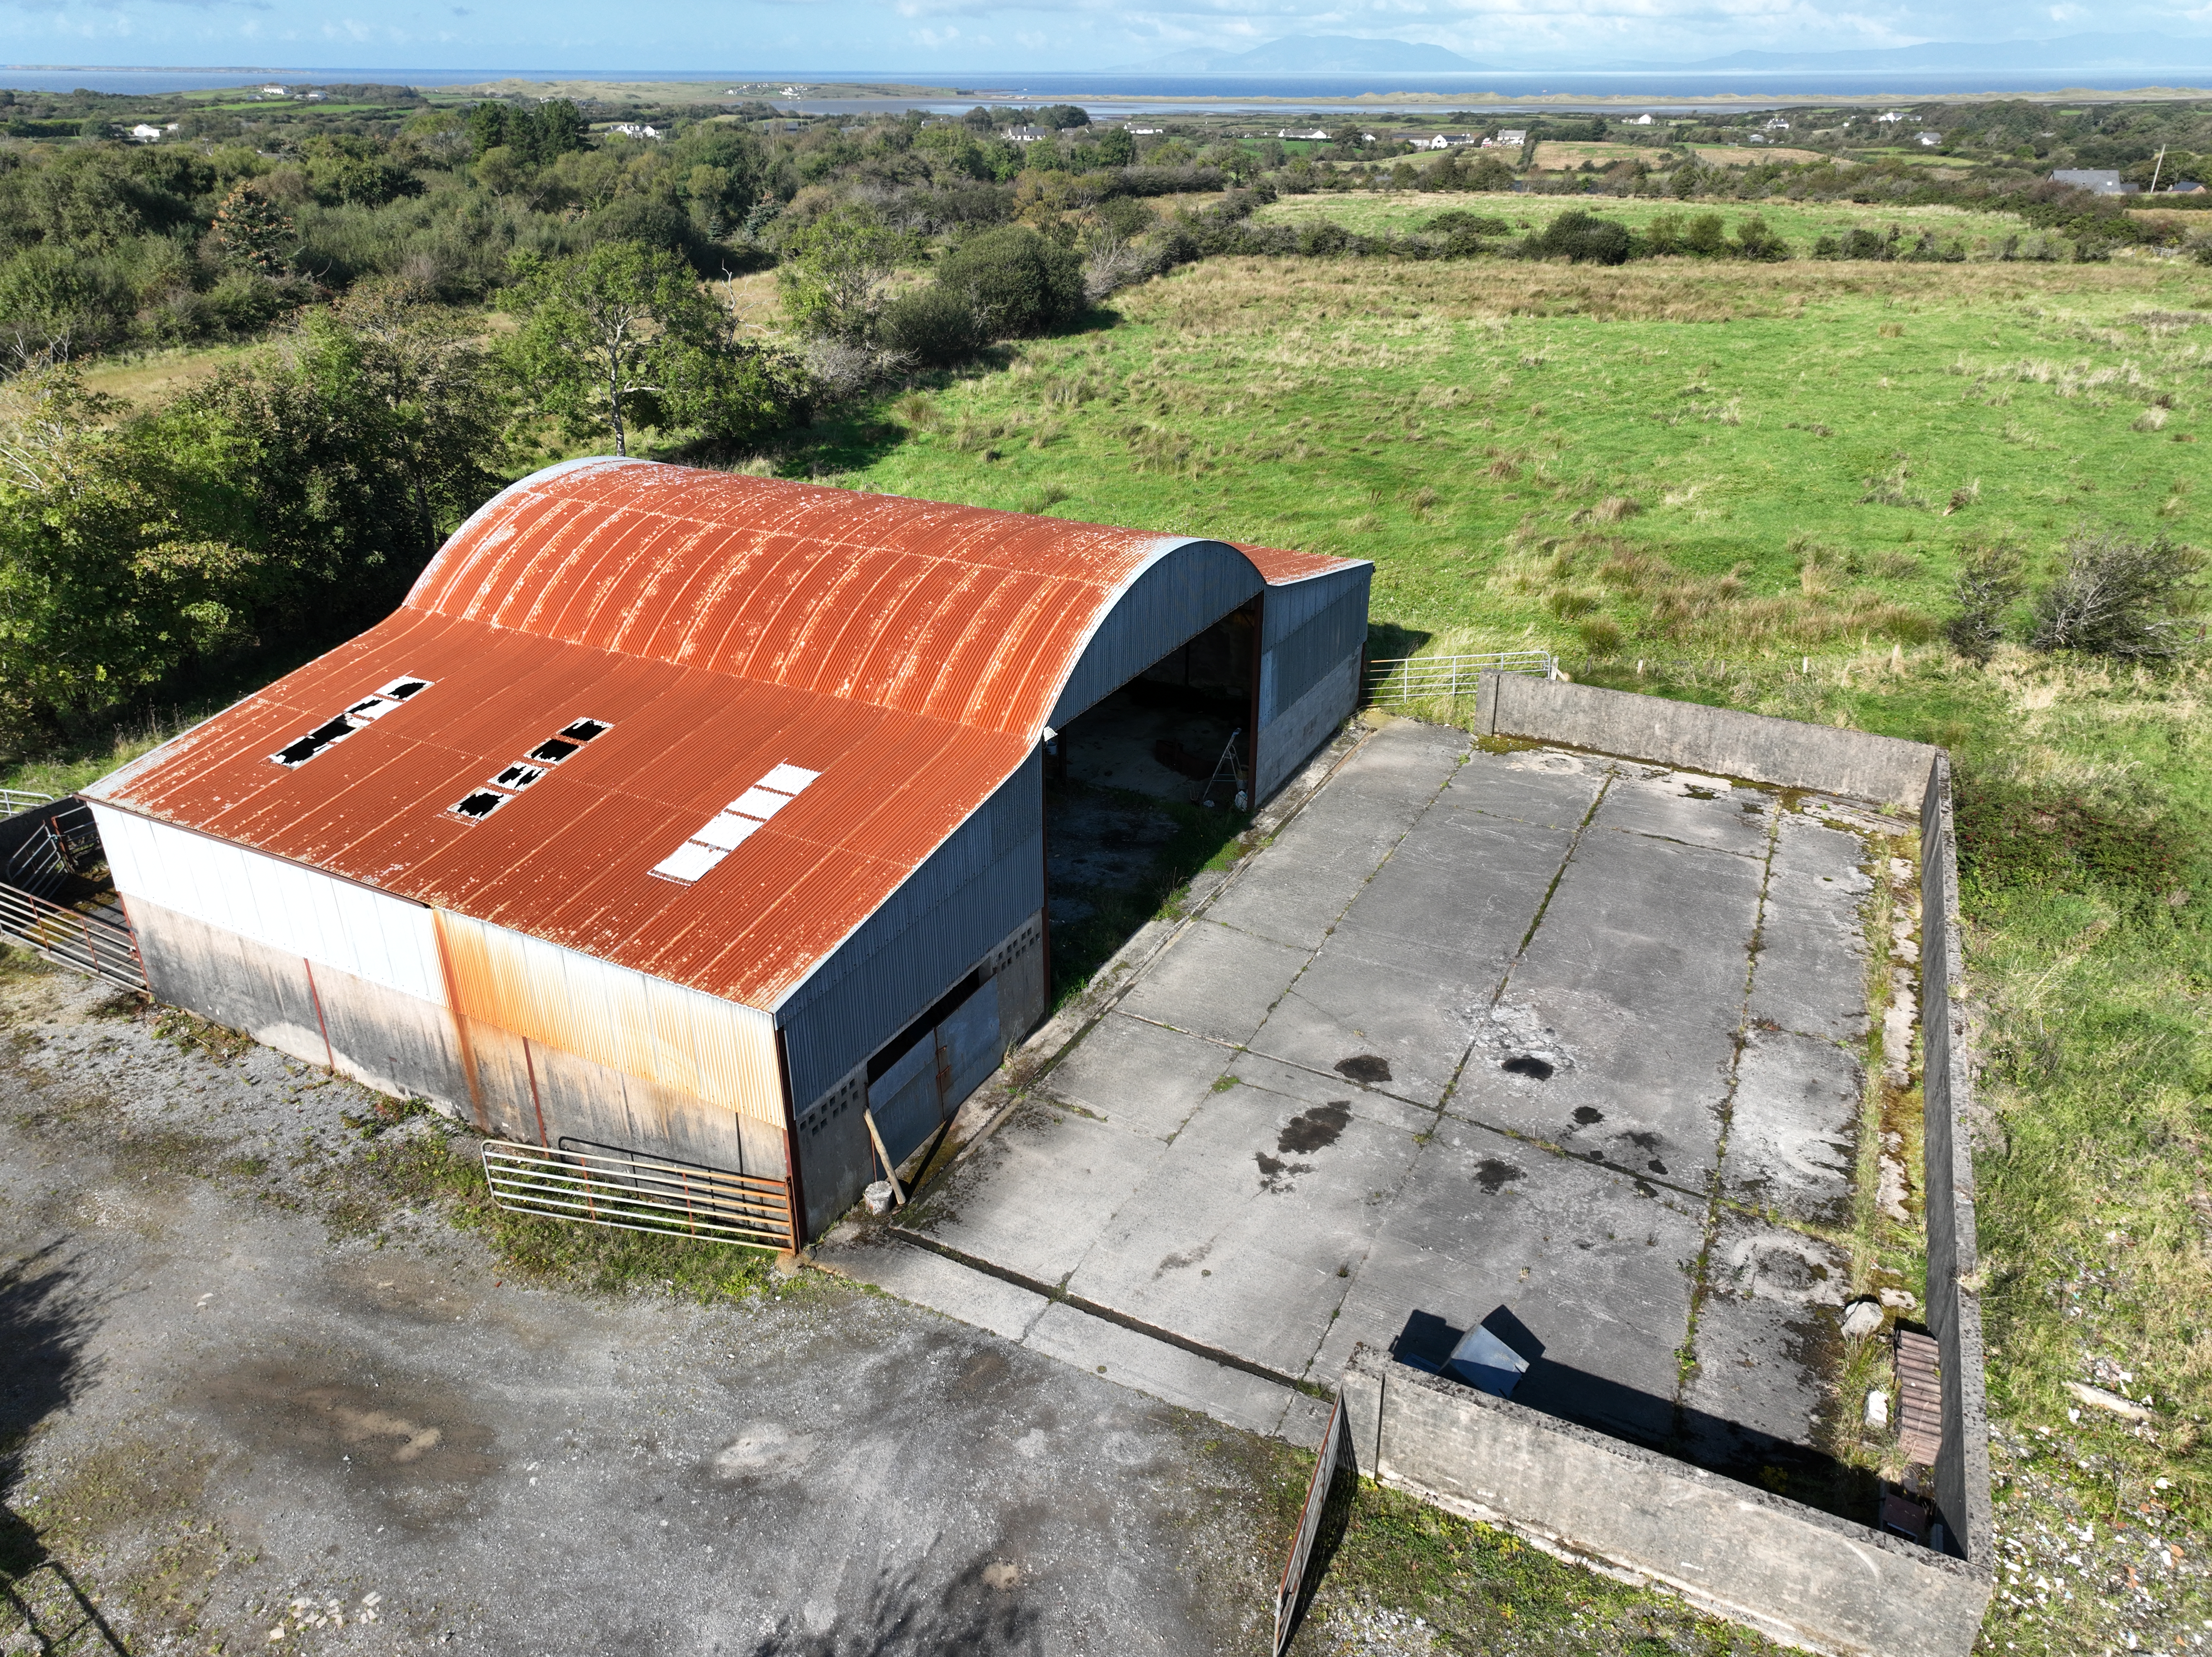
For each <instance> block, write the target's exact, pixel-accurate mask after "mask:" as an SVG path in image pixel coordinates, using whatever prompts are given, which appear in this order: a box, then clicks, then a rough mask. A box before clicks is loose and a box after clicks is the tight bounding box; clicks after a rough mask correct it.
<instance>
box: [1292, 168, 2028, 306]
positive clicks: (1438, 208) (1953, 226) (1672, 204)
mask: <svg viewBox="0 0 2212 1657" xmlns="http://www.w3.org/2000/svg"><path fill="white" fill-rule="evenodd" d="M1573 209H1580V210H1581V211H1583V212H1589V213H1597V214H1601V215H1603V216H1605V217H1606V218H1609V219H1617V220H1619V221H1620V222H1621V223H1623V224H1625V225H1626V226H1628V228H1630V229H1632V230H1640V229H1642V228H1644V227H1645V226H1646V225H1648V224H1650V222H1651V221H1652V220H1653V219H1654V218H1655V217H1656V216H1657V215H1660V214H1662V213H1672V214H1674V215H1676V216H1677V217H1679V218H1683V219H1687V218H1689V217H1691V216H1692V215H1695V214H1699V213H1712V212H1717V213H1719V214H1720V215H1721V217H1722V218H1723V220H1724V221H1726V222H1727V224H1728V226H1729V230H1730V232H1731V233H1733V232H1734V230H1735V226H1736V224H1737V222H1739V221H1741V220H1743V219H1747V218H1750V217H1752V216H1753V215H1757V216H1758V217H1759V219H1760V220H1761V221H1762V222H1764V223H1765V226H1766V228H1768V229H1769V230H1771V231H1772V232H1774V234H1777V235H1778V236H1780V237H1781V238H1782V239H1783V240H1784V241H1786V242H1788V243H1789V244H1790V250H1791V251H1792V252H1794V253H1796V255H1797V256H1798V257H1799V258H1804V257H1805V256H1806V255H1807V254H1808V253H1810V252H1812V248H1813V244H1814V242H1815V241H1817V240H1819V239H1820V237H1822V236H1838V237H1840V236H1842V235H1844V234H1845V233H1846V232H1849V231H1852V230H1872V231H1874V232H1875V233H1876V234H1887V233H1888V231H1889V229H1890V228H1891V227H1892V226H1893V225H1894V226H1896V227H1897V228H1899V230H1900V231H1902V232H1903V233H1904V236H1905V243H1906V245H1907V246H1910V245H1911V242H1912V241H1914V240H1917V239H1918V238H1919V236H1920V235H1921V234H1922V233H1923V232H1926V233H1928V234H1932V235H1934V236H1935V237H1936V240H1938V241H1939V242H1942V241H1949V240H1952V239H1953V238H1954V237H1956V238H1960V239H1962V240H1964V241H1965V243H1966V246H1967V248H1968V249H1969V250H1972V249H1975V248H1977V247H1978V246H1979V247H1981V248H1982V249H1984V250H1986V249H1987V248H1989V247H1990V246H1997V245H2002V242H2003V240H2004V239H2005V238H2006V237H2007V236H2012V235H2018V236H2023V237H2024V236H2026V235H2027V234H2031V232H2030V229H2029V227H2028V225H2027V223H2026V222H2024V221H2022V220H2021V218H2019V217H2018V216H2017V215H2014V214H2010V213H1970V212H1968V211H1966V209H1964V208H1959V207H1860V206H1858V205H1857V204H1856V203H1851V202H1792V201H1768V202H1758V203H1747V204H1746V203H1719V204H1715V203H1702V202H1677V201H1668V200H1656V199H1617V198H1615V197H1601V198H1597V199H1594V200H1590V201H1575V200H1571V199H1568V200H1562V199H1561V198H1560V197H1557V196H1518V195H1514V194H1511V193H1510V192H1488V193H1485V192H1480V191H1467V192H1451V191H1437V192H1436V193H1434V194H1430V193H1427V192H1425V191H1410V190H1408V191H1387V192H1378V193H1376V194H1373V195H1366V194H1346V195H1328V196H1285V197H1280V198H1279V199H1278V200H1276V201H1273V202H1271V203H1268V204H1267V206H1265V207H1263V208H1261V209H1260V210H1259V211H1258V212H1257V213H1256V214H1255V215H1253V216H1254V217H1255V218H1256V219H1258V220H1259V221H1261V222H1263V223H1264V222H1268V221H1274V222H1281V223H1289V224H1296V223H1297V222H1301V221H1302V220H1306V219H1333V220H1334V221H1335V222H1337V223H1339V224H1340V225H1343V226H1344V227H1345V228H1346V229H1348V230H1356V231H1358V232H1360V233H1362V234H1367V235H1373V234H1376V233H1378V232H1381V231H1385V230H1389V231H1395V232H1398V233H1400V234H1403V233H1405V232H1407V231H1410V230H1418V229H1419V228H1421V227H1422V226H1424V225H1425V224H1426V223H1428V222H1429V221H1430V220H1431V219H1433V218H1434V217H1436V215H1437V214H1439V213H1443V212H1446V211H1450V210H1457V211H1460V212H1463V213H1474V214H1479V215H1482V216H1484V217H1486V218H1500V219H1504V220H1505V221H1506V222H1509V223H1510V224H1512V225H1514V226H1515V227H1516V228H1520V227H1522V226H1524V225H1525V226H1527V227H1528V228H1536V229H1541V228H1543V227H1544V226H1545V225H1547V224H1549V223H1550V222H1552V220H1553V218H1555V217H1557V216H1558V215H1559V214H1561V213H1565V212H1568V211H1570V210H1573ZM1962 297H1963V296H1962Z"/></svg>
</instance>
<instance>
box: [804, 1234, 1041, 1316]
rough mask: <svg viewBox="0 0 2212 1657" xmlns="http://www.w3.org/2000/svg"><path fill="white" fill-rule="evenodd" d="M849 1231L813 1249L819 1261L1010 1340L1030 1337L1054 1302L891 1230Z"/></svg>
mask: <svg viewBox="0 0 2212 1657" xmlns="http://www.w3.org/2000/svg"><path fill="white" fill-rule="evenodd" d="M851 1230H852V1232H853V1235H850V1236H841V1235H837V1234H836V1233H832V1234H831V1235H830V1236H829V1237H828V1238H827V1239H825V1240H824V1241H823V1242H822V1243H821V1244H820V1245H819V1246H818V1247H817V1248H816V1250H815V1263H816V1264H817V1265H818V1266H822V1267H823V1268H824V1269H825V1270H828V1271H831V1272H836V1273H837V1275H838V1276H840V1277H843V1278H852V1279H853V1281H854V1282H855V1283H865V1284H871V1285H872V1286H873V1287H875V1288H878V1289H880V1290H883V1291H884V1293H885V1294H887V1295H896V1296H898V1297H899V1298H900V1299H901V1300H902V1301H911V1302H914V1304H915V1305H916V1306H926V1307H927V1308H929V1309H930V1310H931V1311H933V1312H942V1313H943V1314H945V1316H946V1317H948V1318H957V1319H958V1320H960V1321H961V1322H963V1323H965V1324H971V1325H973V1326H975V1327H976V1328H978V1329H987V1330H989V1331H990V1332H992V1333H993V1334H994V1335H1002V1336H1004V1337H1005V1338H1006V1339H1008V1340H1012V1341H1018V1340H1020V1339H1021V1338H1023V1337H1024V1336H1025V1335H1027V1334H1028V1333H1029V1332H1030V1329H1031V1328H1032V1327H1033V1326H1035V1325H1036V1320H1038V1319H1039V1318H1040V1317H1042V1316H1043V1315H1044V1308H1046V1307H1047V1306H1048V1305H1050V1304H1051V1302H1049V1301H1048V1300H1047V1299H1046V1298H1045V1297H1044V1296H1042V1295H1040V1294H1037V1293H1036V1292H1035V1291H1034V1290H1028V1289H1024V1288H1022V1287H1021V1286H1020V1285H1019V1284H1011V1283H1008V1282H1007V1281H1006V1279H1005V1278H994V1277H993V1276H991V1275H990V1274H989V1273H988V1272H975V1271H971V1270H970V1269H969V1267H967V1266H962V1265H960V1264H959V1263H958V1262H957V1261H956V1260H949V1259H945V1256H944V1255H942V1254H939V1253H935V1252H934V1251H933V1250H930V1249H927V1248H920V1247H915V1245H914V1244H912V1243H909V1242H901V1241H899V1240H898V1239H897V1238H896V1237H895V1236H893V1235H890V1233H889V1232H887V1231H882V1230H868V1231H863V1230H861V1229H860V1228H858V1227H854V1228H851Z"/></svg>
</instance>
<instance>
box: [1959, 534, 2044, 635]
mask: <svg viewBox="0 0 2212 1657" xmlns="http://www.w3.org/2000/svg"><path fill="white" fill-rule="evenodd" d="M2024 586H2025V583H2024V581H2023V580H2022V577H2021V559H2020V549H2018V548H2017V547H2015V546H2013V545H2011V544H2010V543H2008V542H2003V541H1991V542H1984V543H1979V544H1976V545H1970V546H1968V547H1966V549H1964V550H1963V552H1962V553H1961V555H1960V561H1959V584H1958V586H1956V587H1955V588H1954V589H1953V592H1952V601H1953V602H1954V604H1957V605H1958V611H1957V613H1956V614H1954V616H1952V617H1951V619H1950V620H1949V621H1948V622H1945V623H1944V624H1943V636H1944V637H1945V638H1947V639H1948V640H1950V641H1951V647H1952V648H1953V649H1954V650H1955V651H1957V652H1959V653H1960V655H1961V656H1964V657H1966V658H1968V659H1970V660H1972V661H1977V662H1985V661H1987V660H1989V659H1990V652H1992V651H1994V650H1995V649H1996V647H1997V646H1998V645H2000V644H2002V642H2003V641H2004V636H2005V629H2004V623H2005V613H2006V612H2007V611H2008V610H2011V608H2012V607H2013V606H2014V605H2015V604H2018V603H2019V602H2020V596H2021V592H2022V590H2023V588H2024Z"/></svg>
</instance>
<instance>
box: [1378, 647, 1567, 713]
mask: <svg viewBox="0 0 2212 1657" xmlns="http://www.w3.org/2000/svg"><path fill="white" fill-rule="evenodd" d="M1485 673H1525V674H1527V675H1528V676H1529V677H1531V678H1537V679H1553V678H1557V677H1559V658H1558V657H1556V656H1554V655H1553V654H1552V653H1551V652H1548V651H1543V650H1494V651H1491V652H1487V653H1486V654H1483V655H1479V656H1412V657H1406V658H1403V659H1398V660H1395V661H1383V662H1370V663H1368V664H1367V676H1366V691H1367V700H1368V701H1370V702H1374V703H1376V704H1378V705H1381V704H1388V703H1391V702H1425V701H1437V700H1439V699H1442V698H1445V697H1453V696H1472V695H1474V693H1475V691H1476V690H1477V689H1480V687H1481V684H1482V676H1483V675H1484V674H1485Z"/></svg>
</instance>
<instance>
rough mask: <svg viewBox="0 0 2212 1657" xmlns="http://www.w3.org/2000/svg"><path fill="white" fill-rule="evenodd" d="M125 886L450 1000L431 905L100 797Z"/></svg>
mask: <svg viewBox="0 0 2212 1657" xmlns="http://www.w3.org/2000/svg"><path fill="white" fill-rule="evenodd" d="M92 812H93V817H94V821H96V822H98V823H99V825H100V844H101V845H102V846H104V847H106V850H107V866H108V868H109V870H110V871H112V873H113V874H114V877H115V888H116V889H117V890H118V891H119V892H123V893H125V894H127V895H131V896H134V897H144V898H147V899H149V900H151V901H154V902H155V903H158V904H160V905H161V906H162V907H164V908H167V909H171V910H173V911H175V912H176V913H179V914H186V915H190V916H191V917H192V918H193V919H195V920H202V921H205V922H206V923H207V924H208V925H209V926H214V927H218V928H220V929H222V930H223V931H225V932H237V933H240V934H241V935H242V936H244V937H246V938H252V939H254V940H256V941H257V942H258V943H262V944H267V945H268V946H269V947H270V949H271V950H276V951H277V952H278V953H279V954H282V955H287V956H302V957H304V958H306V959H307V960H310V961H315V962H322V963H324V964H325V965H328V966H332V967H336V968H338V969H339V970H340V971H342V972H348V973H351V974H353V975H354V976H355V977H356V978H365V979H367V980H368V981H369V982H370V983H372V984H381V985H384V986H386V987H387V988H390V989H395V990H398V991H399V992H401V993H402V994H404V995H411V996H414V997H416V998H417V999H419V1000H423V1001H428V1002H432V1003H434V1004H435V1005H444V1004H445V999H446V986H445V978H444V974H442V973H441V971H440V969H439V965H438V939H437V934H436V932H435V929H434V927H433V926H432V925H431V920H430V911H429V910H428V909H426V908H424V907H422V905H421V904H419V903H410V902H408V901H406V900H405V899H404V898H396V897H392V896H390V895H386V894H385V893H382V892H376V891H372V890H370V889H368V888H367V887H365V886H356V885H353V884H351V883H349V882H346V881H342V880H337V879H335V878H333V877H331V876H329V875H326V874H323V873H321V872H320V871H317V870H313V869H308V868H304V867H302V866H301V865H299V864H296V863H287V862H285V861H283V859H279V858H272V857H264V855H262V854H261V853H258V852H251V851H248V850H247V849H246V847H242V846H234V845H232V844H230V843H229V842H228V841H219V840H211V839H210V838H209V837H208V836H206V835H196V834H193V833H191V831H190V830H188V829H173V828H171V827H170V826H169V825H167V823H160V822H149V820H147V819H146V818H144V817H141V816H132V815H131V814H130V813H128V812H125V811H118V810H113V809H112V808H111V807H108V806H105V805H99V804H94V806H93V808H92Z"/></svg>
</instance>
